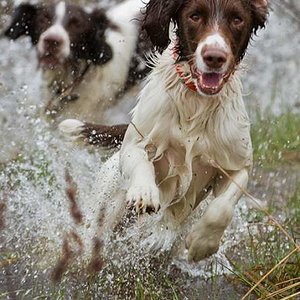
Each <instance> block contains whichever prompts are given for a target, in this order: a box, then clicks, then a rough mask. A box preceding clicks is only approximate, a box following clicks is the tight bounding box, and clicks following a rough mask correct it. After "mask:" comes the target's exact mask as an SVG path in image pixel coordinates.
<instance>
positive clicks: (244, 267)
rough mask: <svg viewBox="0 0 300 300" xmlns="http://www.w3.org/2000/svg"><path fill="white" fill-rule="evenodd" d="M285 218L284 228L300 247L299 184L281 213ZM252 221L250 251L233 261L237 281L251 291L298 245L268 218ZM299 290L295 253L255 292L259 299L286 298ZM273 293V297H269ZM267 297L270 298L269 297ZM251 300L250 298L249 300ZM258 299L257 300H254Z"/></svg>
mask: <svg viewBox="0 0 300 300" xmlns="http://www.w3.org/2000/svg"><path fill="white" fill-rule="evenodd" d="M281 213H282V214H284V215H285V218H284V219H285V221H284V222H283V224H282V225H283V227H284V229H285V230H286V231H287V232H288V233H289V235H290V236H291V237H293V239H294V241H296V242H297V243H298V245H299V244H300V181H299V183H298V185H297V188H296V190H295V193H294V195H293V196H292V197H291V198H290V199H289V201H288V202H287V203H286V206H285V208H284V209H283V211H282V212H281ZM259 215H260V217H261V218H260V217H259V218H256V219H254V220H253V219H252V220H251V222H252V223H251V222H250V223H249V226H248V236H249V239H248V240H247V241H246V242H245V244H244V245H243V246H240V247H243V248H244V249H245V248H246V249H247V251H246V253H245V255H243V261H242V262H241V261H240V262H237V260H236V261H234V262H233V260H231V263H232V266H233V269H232V272H233V274H234V275H235V279H237V281H238V282H239V283H242V284H243V285H245V286H248V289H250V288H251V287H252V286H254V285H255V284H256V282H258V281H259V280H260V279H261V278H262V276H263V275H265V274H266V273H267V272H268V271H270V270H271V269H272V268H273V267H274V266H276V265H277V264H278V262H280V261H281V260H282V259H283V258H285V257H286V256H287V255H288V254H289V253H290V252H291V251H292V250H293V249H295V245H294V244H293V242H292V241H290V240H289V239H288V238H287V237H286V236H285V235H284V234H283V233H282V232H281V231H280V230H279V229H278V228H277V227H276V226H274V225H273V224H272V222H270V221H269V220H268V217H266V216H264V217H263V215H262V213H259ZM299 290H300V251H297V252H296V253H294V254H293V255H292V256H291V257H290V258H288V259H287V260H286V261H285V262H284V263H283V264H282V265H281V266H279V267H277V268H276V269H275V270H274V271H273V272H272V273H271V274H270V276H268V277H267V278H266V279H265V280H264V281H263V282H262V283H261V284H259V285H258V286H257V288H256V289H255V290H254V293H255V294H256V297H257V296H258V297H261V298H262V299H283V298H284V297H289V296H290V295H293V294H294V293H296V292H299ZM270 294H271V295H273V296H271V297H270ZM268 295H269V297H270V298H268ZM249 299H250V298H249ZM255 299H257V298H255Z"/></svg>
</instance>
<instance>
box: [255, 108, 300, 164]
mask: <svg viewBox="0 0 300 300" xmlns="http://www.w3.org/2000/svg"><path fill="white" fill-rule="evenodd" d="M252 142H253V148H254V161H255V163H256V164H258V165H259V166H262V167H274V166H278V165H280V164H281V163H283V162H300V114H299V113H298V114H296V113H293V112H291V111H287V112H286V113H284V114H282V115H280V116H274V115H267V116H266V117H263V116H262V115H261V114H259V113H258V114H257V118H256V120H255V123H254V124H253V125H252Z"/></svg>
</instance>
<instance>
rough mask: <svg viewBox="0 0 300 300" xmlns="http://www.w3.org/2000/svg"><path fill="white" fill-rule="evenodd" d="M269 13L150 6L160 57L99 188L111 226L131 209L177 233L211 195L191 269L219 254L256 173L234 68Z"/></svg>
mask: <svg viewBox="0 0 300 300" xmlns="http://www.w3.org/2000/svg"><path fill="white" fill-rule="evenodd" d="M267 13H268V3H267V0H188V1H186V0H172V1H171V0H150V2H149V3H148V5H147V6H146V13H145V19H144V24H143V27H144V28H145V30H146V31H147V33H148V35H149V37H150V38H151V40H152V42H153V44H154V45H155V46H156V48H157V50H158V51H159V52H160V53H161V54H160V55H157V56H156V57H155V58H153V63H154V68H153V70H152V72H151V73H150V75H149V76H148V78H147V81H146V85H145V87H144V88H143V90H142V91H141V93H140V96H139V101H138V103H137V105H136V107H135V108H134V110H133V117H132V122H131V123H130V125H129V127H128V129H127V131H126V134H125V138H124V142H123V144H122V146H121V150H120V151H119V152H118V153H116V154H115V155H114V156H112V158H111V159H110V160H109V161H108V162H107V163H106V164H105V165H104V167H103V168H102V170H101V172H100V175H99V181H98V184H97V187H96V195H97V199H105V202H106V203H107V204H108V206H109V207H112V208H111V210H110V211H109V212H108V213H109V218H108V219H109V220H110V221H109V222H110V223H109V224H110V225H111V224H113V223H112V221H111V220H112V219H113V218H115V219H116V218H117V216H120V214H122V212H124V211H125V210H126V205H127V204H129V205H133V206H135V208H136V211H137V212H138V213H139V212H140V213H144V212H146V211H148V210H149V209H152V210H154V211H155V212H158V214H160V216H161V217H160V219H159V221H158V224H159V226H158V228H159V229H158V231H159V232H161V231H162V230H163V228H165V230H166V231H172V230H173V231H174V232H178V231H180V227H181V226H182V224H183V223H184V222H185V221H186V219H187V218H188V216H189V215H191V213H192V212H193V211H194V210H195V209H196V208H197V206H198V205H199V203H200V202H201V201H203V200H204V199H205V198H206V197H207V196H208V194H210V193H211V192H212V194H213V196H214V199H213V200H212V201H211V202H210V203H209V205H208V207H207V209H206V210H205V212H204V213H203V215H202V217H201V218H200V220H199V221H198V222H197V223H196V224H195V225H194V227H193V228H192V230H191V231H190V232H189V234H188V235H187V237H186V247H187V249H188V259H189V260H190V261H199V260H201V259H204V258H206V257H208V256H210V255H211V254H213V253H215V252H216V251H217V250H218V248H219V243H220V240H221V237H222V235H223V233H224V230H225V229H226V227H227V226H228V225H229V223H230V222H231V219H232V217H233V213H234V207H235V205H236V203H237V202H238V200H239V198H240V197H241V195H242V193H243V191H242V189H243V188H246V185H247V181H248V176H249V175H248V173H249V170H250V169H251V166H252V146H251V139H250V122H249V119H248V116H247V112H246V110H245V107H244V103H243V99H242V86H241V82H240V79H239V76H238V68H239V64H240V62H241V60H242V58H243V56H244V54H245V52H246V49H247V46H248V44H249V41H250V39H251V36H252V35H253V34H255V33H256V31H257V30H258V29H259V28H261V27H264V25H265V22H266V18H267ZM171 24H174V25H175V30H174V32H175V33H174V34H170V35H169V29H170V26H171ZM172 26H173V25H172ZM70 122H72V121H70ZM75 125H76V124H75ZM224 171H225V172H224ZM120 187H122V189H121V190H120ZM241 188H242V189H241ZM151 231H152V233H153V234H154V231H155V230H154V229H153V228H151ZM153 234H152V238H151V239H152V241H154V243H156V244H157V245H156V246H158V247H161V246H162V245H164V243H165V241H158V240H155V239H153Z"/></svg>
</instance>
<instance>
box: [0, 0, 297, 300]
mask: <svg viewBox="0 0 300 300" xmlns="http://www.w3.org/2000/svg"><path fill="white" fill-rule="evenodd" d="M4 2H5V1H0V4H1V5H4V4H5V3H4ZM275 8H276V7H275ZM5 19H6V17H3V20H5ZM0 49H1V51H0V186H1V191H0V203H4V202H5V203H6V209H5V213H4V221H5V227H4V229H3V230H1V231H0V268H1V267H3V268H1V271H0V286H1V288H0V297H1V295H2V296H3V298H7V299H15V298H18V297H20V298H21V296H23V297H24V298H25V299H33V298H34V297H37V296H41V297H42V296H45V297H50V295H51V297H57V298H59V296H58V294H56V293H58V292H57V287H54V286H53V284H52V283H51V282H49V274H50V273H51V271H52V270H53V267H54V266H55V265H56V263H57V261H58V260H59V257H60V256H61V251H62V245H63V241H64V240H65V239H66V236H67V237H70V235H72V233H74V232H75V233H76V235H78V236H80V239H81V240H82V241H83V243H84V246H85V250H84V254H80V255H81V259H78V258H76V259H77V262H78V267H77V268H75V267H74V266H73V267H72V268H73V269H71V270H69V271H68V272H69V273H68V274H69V278H68V279H64V285H63V286H62V285H61V286H59V288H61V290H63V293H65V296H66V298H72V295H74V293H75V291H76V290H77V288H78V286H79V285H78V279H80V276H83V275H82V274H84V273H82V272H83V271H82V270H83V269H84V268H85V264H86V261H87V260H88V258H89V257H90V253H91V248H92V247H93V242H92V233H91V230H90V227H89V219H90V218H91V216H88V215H87V212H88V211H90V207H89V206H90V205H91V204H90V202H89V200H90V197H91V190H92V189H93V185H94V182H95V177H96V174H97V172H98V171H99V169H100V168H101V165H102V164H103V162H104V161H105V160H106V159H107V158H108V157H109V156H110V155H111V153H110V152H107V151H102V150H101V151H100V150H96V151H94V150H91V149H88V148H84V147H79V146H75V145H72V144H70V143H67V142H66V141H65V140H64V139H63V138H62V137H61V136H60V135H59V133H58V132H57V130H55V128H53V126H52V125H51V124H49V122H47V120H45V118H44V116H43V114H41V113H40V111H41V110H42V108H43V107H44V103H45V99H42V93H41V74H40V71H39V70H38V68H37V62H36V57H35V51H34V49H33V48H32V46H31V44H30V42H29V40H28V39H26V38H24V39H20V40H18V41H17V42H15V43H14V42H9V41H7V40H6V39H3V38H2V39H0ZM299 53H300V32H299V23H297V22H295V21H291V19H290V18H289V16H288V15H285V14H281V13H279V12H278V11H277V10H275V13H272V14H271V17H270V21H269V24H268V26H267V29H266V30H265V31H263V32H260V33H259V37H257V38H255V41H254V42H253V47H251V48H250V50H249V53H248V55H247V57H246V60H245V65H248V67H247V68H248V69H249V71H247V73H246V74H245V75H244V79H243V81H244V86H245V89H244V93H245V100H246V104H247V106H248V109H249V111H250V112H251V114H252V116H254V115H255V113H256V112H257V111H261V112H263V113H264V112H265V111H268V112H269V111H270V110H272V111H274V112H275V113H277V114H278V113H280V112H281V111H283V110H284V109H286V107H287V106H289V107H292V108H293V109H295V107H296V106H298V105H299V102H300V99H299V97H300V96H299V86H300V76H299V67H300V65H299V64H300V56H299ZM66 168H67V169H68V170H69V172H70V174H71V176H72V178H73V180H74V182H75V183H76V185H77V190H78V191H79V193H78V196H77V201H78V205H79V206H80V208H81V210H82V213H83V215H84V224H83V225H76V224H75V223H74V219H73V218H72V216H71V214H70V210H69V206H70V203H69V201H68V199H67V197H66V193H65V188H66V182H65V170H66ZM246 211H247V207H246V205H245V202H243V201H242V202H241V204H240V205H239V207H238V208H237V211H236V212H237V214H236V217H235V219H234V221H233V223H232V225H231V227H230V229H229V230H228V231H227V234H226V237H225V239H224V244H223V246H222V249H221V251H220V253H218V254H217V255H216V256H214V257H213V258H212V259H209V260H207V261H205V262H203V263H200V264H198V265H193V266H191V265H188V264H187V263H186V262H185V260H184V259H183V258H182V257H177V258H175V259H174V258H173V257H169V255H167V254H165V255H162V258H161V259H162V262H163V263H162V262H160V264H161V265H160V267H159V269H158V270H159V272H161V274H160V275H159V276H158V277H159V278H162V277H164V276H165V273H164V272H166V273H167V272H168V271H170V268H171V267H170V266H174V265H175V266H176V268H178V269H179V270H180V272H184V273H186V274H188V276H191V277H193V276H200V277H201V278H207V277H210V276H213V275H215V274H223V273H226V272H227V271H226V268H224V267H222V265H225V266H228V261H227V260H226V258H225V256H224V253H226V251H227V250H228V249H230V247H232V246H233V245H234V244H236V243H238V242H239V240H240V239H241V238H242V237H243V235H244V234H245V229H246V225H247V224H245V221H244V220H243V218H242V216H241V214H243V213H245V212H246ZM0 218H1V214H0ZM74 236H75V235H73V243H75V248H76V247H77V248H80V243H78V242H76V239H75V238H74ZM128 236H130V234H129V235H128ZM71 239H72V238H71ZM74 240H75V242H74ZM120 243H121V246H120V245H119V248H122V245H124V244H125V245H126V246H128V249H130V251H129V250H128V251H123V252H120V253H119V254H118V255H117V256H118V257H115V256H116V255H113V254H111V256H112V257H114V259H111V261H110V263H108V265H109V267H107V268H106V269H105V268H104V269H103V272H104V273H103V274H105V275H103V276H106V281H107V282H108V283H107V282H106V284H112V282H113V281H114V282H115V283H116V282H117V281H118V282H119V281H120V277H118V274H119V276H123V280H124V282H126V280H128V282H129V281H130V280H129V278H126V280H125V279H124V274H127V277H130V276H132V274H137V273H138V272H139V271H141V272H142V270H144V272H145V270H149V272H150V270H151V272H152V273H153V274H156V273H155V272H153V269H154V270H155V268H157V262H154V265H151V266H150V265H149V264H150V261H151V258H149V259H148V258H144V257H141V256H142V253H140V251H138V250H137V249H134V250H132V248H130V247H132V245H128V244H130V238H128V240H126V241H124V240H122V241H121V242H120ZM77 250H78V249H77ZM81 250H82V249H79V250H78V253H79V252H80V253H81ZM119 250H120V249H119ZM132 260H133V261H135V262H136V264H134V263H133V264H132V263H130V266H131V267H132V266H133V267H132V268H133V269H135V270H136V273H134V272H133V273H132V270H131V271H130V272H131V273H130V272H129V271H128V270H125V269H124V270H123V271H124V273H122V272H123V271H122V272H121V271H120V270H121V269H122V268H121V267H120V266H123V264H120V262H122V261H123V262H124V261H132ZM125 265H126V264H125ZM162 266H163V267H166V270H165V271H163V269H162ZM116 269H118V271H116ZM167 270H168V271H167ZM126 272H127V273H126ZM128 272H129V273H128ZM148 275H149V274H148ZM134 276H137V275H134ZM67 277H68V276H67ZM125 277H126V276H125ZM97 278H98V280H102V279H101V276H100V277H97ZM99 278H100V279H99ZM88 282H89V283H88ZM80 284H81V285H80V286H81V287H82V289H85V290H86V293H88V294H89V295H98V296H99V293H100V292H99V288H98V290H96V287H95V286H96V285H95V286H93V287H92V288H91V286H90V281H84V283H83V282H81V283H80ZM119 286H122V284H121V283H119ZM61 290H60V293H61ZM100 290H101V289H100ZM102 292H103V290H102ZM78 297H79V298H80V296H78ZM91 297H92V296H91ZM107 297H108V296H107ZM110 297H112V295H110ZM128 297H129V296H128ZM81 298H82V297H81ZM92 298H93V297H92ZM105 299H108V298H105ZM220 299H225V298H220Z"/></svg>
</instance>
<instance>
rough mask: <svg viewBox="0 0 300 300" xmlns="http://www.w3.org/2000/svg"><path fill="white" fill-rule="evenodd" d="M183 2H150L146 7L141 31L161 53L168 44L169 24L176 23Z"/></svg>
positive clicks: (174, 0) (163, 0) (151, 0)
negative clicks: (143, 31) (145, 33)
mask: <svg viewBox="0 0 300 300" xmlns="http://www.w3.org/2000/svg"><path fill="white" fill-rule="evenodd" d="M183 3H184V0H150V2H149V3H148V4H147V5H146V10H145V13H144V20H143V25H142V29H144V30H145V31H146V32H147V34H148V36H149V38H150V40H151V42H152V43H153V45H154V47H155V48H156V49H157V50H158V51H159V52H160V53H161V52H163V50H165V49H166V48H167V47H168V45H169V43H170V38H169V27H170V22H171V21H173V22H174V23H175V24H176V23H177V13H178V11H179V10H180V8H181V6H182V5H183Z"/></svg>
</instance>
